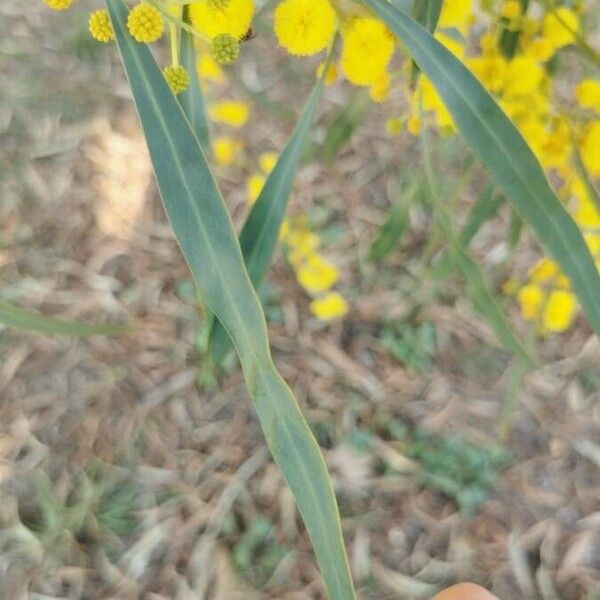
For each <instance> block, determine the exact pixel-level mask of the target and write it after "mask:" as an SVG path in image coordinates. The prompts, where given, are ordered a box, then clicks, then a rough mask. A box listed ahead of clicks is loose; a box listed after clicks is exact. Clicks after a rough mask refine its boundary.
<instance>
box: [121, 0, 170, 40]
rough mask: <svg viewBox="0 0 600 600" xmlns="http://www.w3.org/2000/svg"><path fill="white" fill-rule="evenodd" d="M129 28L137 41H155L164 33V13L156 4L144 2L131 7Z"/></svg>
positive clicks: (128, 19)
mask: <svg viewBox="0 0 600 600" xmlns="http://www.w3.org/2000/svg"><path fill="white" fill-rule="evenodd" d="M127 29H129V33H130V34H131V36H132V37H133V38H134V39H135V40H136V42H142V43H145V44H149V43H151V42H155V41H156V40H158V39H159V38H160V37H161V36H162V34H163V30H164V22H163V18H162V15H161V14H160V12H159V11H158V9H156V8H154V6H150V5H149V4H145V3H144V2H142V3H140V4H138V5H137V6H135V7H134V8H132V9H131V11H130V13H129V15H128V17H127Z"/></svg>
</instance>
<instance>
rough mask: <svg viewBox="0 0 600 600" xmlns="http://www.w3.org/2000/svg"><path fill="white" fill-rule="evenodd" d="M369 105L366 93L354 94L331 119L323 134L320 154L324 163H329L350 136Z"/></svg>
mask: <svg viewBox="0 0 600 600" xmlns="http://www.w3.org/2000/svg"><path fill="white" fill-rule="evenodd" d="M368 105H369V96H368V95H367V94H366V93H358V94H354V95H353V96H352V98H351V100H350V102H348V104H346V106H344V107H343V108H342V109H341V110H340V111H339V112H338V114H337V115H336V116H335V118H334V119H333V120H332V121H331V124H330V125H329V127H328V128H327V133H326V134H325V141H324V142H323V148H322V155H323V159H324V160H325V162H326V163H328V164H331V163H332V162H333V159H334V158H336V157H337V155H338V154H339V152H340V150H341V149H342V146H343V145H344V144H345V143H346V142H347V141H348V140H349V139H350V138H351V137H352V134H353V133H354V131H355V130H356V128H357V127H358V126H359V125H360V123H361V122H362V117H363V114H364V112H365V110H366V108H367V106H368Z"/></svg>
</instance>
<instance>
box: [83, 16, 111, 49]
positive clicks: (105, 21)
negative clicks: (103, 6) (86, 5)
mask: <svg viewBox="0 0 600 600" xmlns="http://www.w3.org/2000/svg"><path fill="white" fill-rule="evenodd" d="M88 27H89V30H90V34H91V35H92V37H93V38H94V39H95V40H98V41H99V42H104V43H105V44H106V43H107V42H110V41H111V40H114V39H115V32H114V30H113V26H112V23H111V22H110V17H109V16H108V12H107V11H105V10H96V11H94V12H93V13H92V14H91V15H90V18H89V21H88Z"/></svg>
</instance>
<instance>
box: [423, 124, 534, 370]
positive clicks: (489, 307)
mask: <svg viewBox="0 0 600 600" xmlns="http://www.w3.org/2000/svg"><path fill="white" fill-rule="evenodd" d="M421 149H422V154H423V162H424V164H425V176H426V177H425V179H426V181H427V185H428V187H429V192H430V193H429V195H428V199H429V200H430V202H431V205H432V208H433V215H434V221H435V223H436V225H437V226H438V228H439V229H440V231H441V232H442V234H443V236H444V238H445V240H446V242H447V243H448V248H449V250H450V256H451V257H452V258H453V259H454V261H455V263H456V265H457V266H458V268H459V269H460V270H461V271H462V273H463V276H464V278H465V280H466V282H467V292H468V294H469V296H470V298H471V301H472V302H473V304H474V305H475V308H476V309H477V310H478V311H479V312H480V313H481V314H482V315H483V316H484V317H485V318H486V320H487V322H488V323H489V325H490V327H491V328H492V329H493V330H494V333H495V334H496V336H497V338H498V339H499V340H500V341H501V342H502V344H504V346H505V347H506V349H507V350H509V351H510V352H512V353H513V354H514V355H515V356H516V357H517V359H518V360H519V362H522V363H523V364H526V365H528V366H532V365H533V364H534V360H533V358H532V357H531V356H530V355H529V351H528V350H527V348H526V347H525V346H524V345H523V343H522V342H521V340H520V339H519V337H518V336H517V335H516V334H515V333H514V331H513V330H512V328H511V326H510V324H509V322H508V321H507V319H506V317H505V315H504V313H503V312H502V309H501V308H500V306H499V305H498V303H497V302H496V299H495V298H494V296H493V294H492V293H491V291H490V289H489V287H488V285H487V282H486V280H485V277H484V275H483V273H482V272H481V269H480V268H479V266H478V265H477V263H476V262H475V261H474V260H473V259H472V258H471V255H470V254H469V251H468V249H467V245H466V244H465V243H464V242H463V237H462V235H457V234H456V232H455V230H454V227H453V226H452V219H451V217H450V213H449V211H448V209H447V207H446V205H445V204H444V202H443V200H442V199H441V196H440V194H439V191H438V187H437V181H436V177H435V174H434V168H433V161H432V157H431V151H430V148H429V143H428V137H427V133H426V131H425V129H423V130H422V131H421Z"/></svg>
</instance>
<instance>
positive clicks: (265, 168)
mask: <svg viewBox="0 0 600 600" xmlns="http://www.w3.org/2000/svg"><path fill="white" fill-rule="evenodd" d="M197 68H198V76H199V79H200V81H201V82H202V84H203V87H204V89H205V92H207V93H210V92H211V90H212V89H214V88H215V86H218V85H219V84H223V83H225V82H226V77H225V74H224V73H223V70H222V69H221V67H220V65H219V64H218V63H216V62H215V60H214V58H213V56H212V55H211V54H210V53H209V52H207V47H206V45H204V46H201V47H199V56H198V65H197ZM208 115H209V118H210V119H211V121H212V122H213V123H214V124H215V126H216V127H219V128H220V129H224V130H225V132H224V133H220V134H219V135H218V136H216V137H215V138H214V140H213V142H212V150H213V154H214V157H215V160H216V162H217V164H218V165H219V166H221V167H231V166H234V165H238V166H245V165H246V164H247V162H248V161H247V159H246V157H244V153H243V149H244V144H243V141H242V139H241V138H240V137H238V135H236V134H234V133H232V132H231V130H233V131H235V132H237V131H239V130H240V129H241V128H242V127H243V126H244V125H245V124H246V123H247V122H248V118H249V115H250V110H249V107H248V105H247V104H246V103H244V102H240V101H238V100H231V99H229V100H224V101H219V102H215V103H213V104H211V105H210V106H209V109H208ZM277 159H278V155H277V153H276V152H263V153H262V154H260V155H259V157H258V168H256V169H253V170H252V171H251V172H250V174H249V175H248V177H247V181H246V201H247V203H248V204H249V205H252V204H254V203H255V202H256V200H257V199H258V197H259V196H260V193H261V191H262V189H263V187H264V185H265V183H266V181H267V177H268V176H269V174H270V173H271V171H272V170H273V169H274V168H275V165H276V163H277ZM280 242H281V244H282V246H283V248H284V250H285V253H286V256H287V259H288V262H289V264H290V266H291V267H292V269H293V270H294V272H295V274H296V279H297V281H298V283H299V284H300V285H301V286H302V288H304V289H305V290H306V292H307V293H308V294H309V295H310V296H311V298H312V301H311V303H310V310H311V312H312V314H314V315H315V316H316V317H317V318H318V319H320V320H322V321H332V320H335V319H339V318H341V317H343V316H344V315H345V314H346V313H347V311H348V303H347V302H346V300H345V298H344V297H343V296H342V295H341V294H340V293H339V292H337V291H335V290H333V287H334V286H335V284H336V283H337V282H338V280H339V270H338V269H337V267H335V266H334V265H333V264H331V263H330V262H329V261H328V260H327V259H326V258H325V257H324V256H323V255H322V254H321V253H320V252H319V248H320V246H321V239H320V238H319V236H318V235H317V234H316V233H314V231H312V230H311V228H310V225H309V223H308V220H307V219H306V217H305V216H304V215H300V216H298V217H295V218H291V219H285V221H284V222H283V225H282V228H281V232H280Z"/></svg>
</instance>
